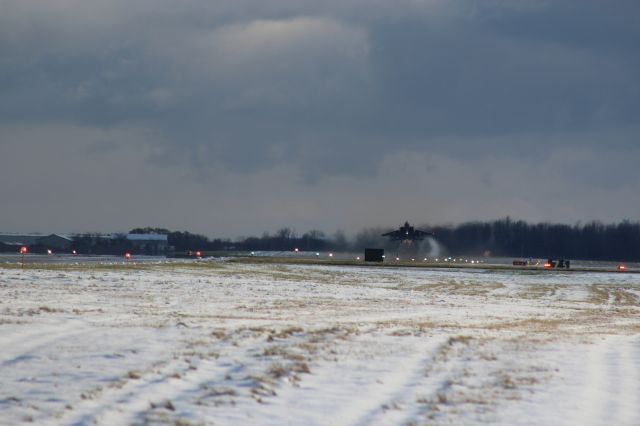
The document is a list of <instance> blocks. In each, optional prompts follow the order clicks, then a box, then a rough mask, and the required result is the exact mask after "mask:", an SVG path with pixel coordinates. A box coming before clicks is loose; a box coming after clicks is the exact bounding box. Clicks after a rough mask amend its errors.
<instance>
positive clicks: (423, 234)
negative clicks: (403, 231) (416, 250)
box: [413, 229, 433, 238]
mask: <svg viewBox="0 0 640 426" xmlns="http://www.w3.org/2000/svg"><path fill="white" fill-rule="evenodd" d="M413 235H414V236H416V237H420V238H423V237H433V233H431V232H427V231H421V230H419V229H416V230H415V231H413Z"/></svg>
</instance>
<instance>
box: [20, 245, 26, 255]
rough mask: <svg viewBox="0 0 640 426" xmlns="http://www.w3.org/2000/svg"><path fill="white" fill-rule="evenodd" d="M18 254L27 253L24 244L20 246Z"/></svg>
mask: <svg viewBox="0 0 640 426" xmlns="http://www.w3.org/2000/svg"><path fill="white" fill-rule="evenodd" d="M20 254H27V248H26V247H25V246H22V247H20Z"/></svg>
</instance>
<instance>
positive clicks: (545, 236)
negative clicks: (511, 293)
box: [131, 217, 640, 261]
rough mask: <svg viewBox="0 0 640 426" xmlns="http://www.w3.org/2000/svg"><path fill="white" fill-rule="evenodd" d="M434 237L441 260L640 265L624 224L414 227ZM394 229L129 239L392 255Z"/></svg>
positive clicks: (632, 234)
mask: <svg viewBox="0 0 640 426" xmlns="http://www.w3.org/2000/svg"><path fill="white" fill-rule="evenodd" d="M417 227H418V228H419V229H423V230H427V231H430V232H432V233H433V234H434V235H435V242H434V241H433V240H427V241H425V242H423V243H422V244H421V246H422V247H421V248H422V250H423V251H424V252H429V251H432V250H431V249H432V247H430V246H431V245H434V244H437V246H438V248H439V249H440V250H441V251H440V255H444V254H451V255H469V256H506V257H523V258H529V257H531V258H549V257H550V258H564V259H583V260H619V261H638V260H640V222H630V221H628V220H625V221H622V222H620V223H616V224H604V223H601V222H598V221H593V222H589V223H586V224H581V223H578V224H575V225H566V224H552V223H534V224H531V223H527V222H525V221H522V220H512V219H511V218H509V217H507V218H504V219H498V220H494V221H484V222H481V221H476V222H467V223H462V224H459V225H446V226H443V225H436V226H430V225H428V224H424V225H422V226H417ZM390 230H392V228H384V227H379V228H365V229H362V230H360V231H359V232H358V233H356V234H355V235H353V236H352V237H350V238H348V237H347V236H346V235H345V234H344V233H343V232H341V231H338V232H336V233H335V234H333V235H326V234H325V233H323V232H322V231H318V230H311V231H308V232H305V233H303V234H298V233H296V232H295V231H294V230H293V229H292V228H282V229H280V230H278V231H277V232H276V233H274V234H269V233H266V232H265V233H264V234H262V235H261V236H260V237H255V236H253V237H243V238H238V239H235V240H231V239H209V238H208V237H206V236H204V235H199V234H193V233H190V232H186V231H184V232H173V231H169V230H166V229H161V228H137V229H134V230H132V231H131V232H132V233H164V234H167V235H168V240H169V245H171V246H173V247H175V250H176V251H178V252H180V251H188V250H203V251H220V250H238V251H289V250H294V249H295V248H298V249H299V250H301V251H325V250H333V251H361V250H363V249H364V248H365V247H379V248H385V249H387V250H396V249H397V248H398V243H397V242H391V241H389V240H388V239H387V238H385V237H382V236H381V234H382V233H384V232H388V231H390Z"/></svg>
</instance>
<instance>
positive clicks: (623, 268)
mask: <svg viewBox="0 0 640 426" xmlns="http://www.w3.org/2000/svg"><path fill="white" fill-rule="evenodd" d="M626 269H627V267H626V266H624V265H618V271H625V270H626Z"/></svg>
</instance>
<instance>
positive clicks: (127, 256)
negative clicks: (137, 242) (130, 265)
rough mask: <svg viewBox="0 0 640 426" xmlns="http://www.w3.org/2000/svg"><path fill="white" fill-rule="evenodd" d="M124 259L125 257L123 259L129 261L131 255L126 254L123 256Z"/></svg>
mask: <svg viewBox="0 0 640 426" xmlns="http://www.w3.org/2000/svg"><path fill="white" fill-rule="evenodd" d="M124 257H125V259H127V260H129V259H131V253H129V252H126V253H125V254H124Z"/></svg>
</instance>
